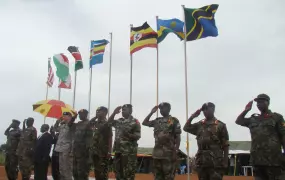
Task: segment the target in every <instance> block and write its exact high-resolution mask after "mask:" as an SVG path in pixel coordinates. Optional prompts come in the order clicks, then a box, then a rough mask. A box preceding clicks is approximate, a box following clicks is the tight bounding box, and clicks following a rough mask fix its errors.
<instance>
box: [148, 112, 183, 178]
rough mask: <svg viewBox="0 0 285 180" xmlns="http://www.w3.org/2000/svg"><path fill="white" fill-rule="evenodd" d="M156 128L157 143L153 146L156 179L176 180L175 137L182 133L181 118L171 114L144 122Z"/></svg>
mask: <svg viewBox="0 0 285 180" xmlns="http://www.w3.org/2000/svg"><path fill="white" fill-rule="evenodd" d="M143 125H144V126H148V127H153V128H154V138H155V145H154V148H153V153H152V156H153V167H154V173H155V180H174V177H175V170H176V160H175V159H173V157H175V156H176V155H175V154H176V150H175V139H176V136H177V135H180V134H181V126H180V123H179V120H178V119H177V118H175V117H172V116H169V117H167V118H163V117H160V118H156V119H155V120H153V121H148V122H144V123H143Z"/></svg>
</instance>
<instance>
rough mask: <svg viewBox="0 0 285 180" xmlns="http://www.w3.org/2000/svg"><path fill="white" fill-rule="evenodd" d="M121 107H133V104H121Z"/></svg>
mask: <svg viewBox="0 0 285 180" xmlns="http://www.w3.org/2000/svg"><path fill="white" fill-rule="evenodd" d="M122 108H130V109H131V108H133V106H132V105H131V104H124V105H123V106H122Z"/></svg>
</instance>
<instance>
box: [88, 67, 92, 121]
mask: <svg viewBox="0 0 285 180" xmlns="http://www.w3.org/2000/svg"><path fill="white" fill-rule="evenodd" d="M89 80H90V82H89V97H88V99H89V103H88V112H89V113H88V116H89V117H90V108H91V90H92V67H91V68H90V77H89ZM89 117H88V118H89Z"/></svg>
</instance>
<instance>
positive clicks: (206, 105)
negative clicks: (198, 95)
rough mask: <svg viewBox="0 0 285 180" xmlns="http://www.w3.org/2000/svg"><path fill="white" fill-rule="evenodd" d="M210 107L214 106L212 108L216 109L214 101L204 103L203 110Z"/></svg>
mask: <svg viewBox="0 0 285 180" xmlns="http://www.w3.org/2000/svg"><path fill="white" fill-rule="evenodd" d="M208 107H212V108H214V109H215V104H214V103H211V102H207V103H205V104H203V106H202V108H201V110H202V111H204V110H206V109H207V108H208Z"/></svg>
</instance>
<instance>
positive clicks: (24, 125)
mask: <svg viewBox="0 0 285 180" xmlns="http://www.w3.org/2000/svg"><path fill="white" fill-rule="evenodd" d="M25 129H26V119H25V120H24V122H23V131H24V130H25Z"/></svg>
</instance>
